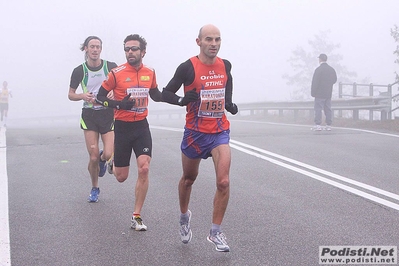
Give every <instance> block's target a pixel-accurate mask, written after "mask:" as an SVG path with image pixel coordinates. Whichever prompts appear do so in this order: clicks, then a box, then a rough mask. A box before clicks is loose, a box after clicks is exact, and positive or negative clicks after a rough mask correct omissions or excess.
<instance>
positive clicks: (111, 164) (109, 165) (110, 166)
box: [107, 156, 114, 175]
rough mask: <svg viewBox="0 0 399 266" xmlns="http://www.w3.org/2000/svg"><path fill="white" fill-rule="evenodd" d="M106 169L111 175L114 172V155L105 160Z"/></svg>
mask: <svg viewBox="0 0 399 266" xmlns="http://www.w3.org/2000/svg"><path fill="white" fill-rule="evenodd" d="M107 169H108V174H110V175H113V174H114V156H112V157H111V158H110V159H109V160H108V162H107Z"/></svg>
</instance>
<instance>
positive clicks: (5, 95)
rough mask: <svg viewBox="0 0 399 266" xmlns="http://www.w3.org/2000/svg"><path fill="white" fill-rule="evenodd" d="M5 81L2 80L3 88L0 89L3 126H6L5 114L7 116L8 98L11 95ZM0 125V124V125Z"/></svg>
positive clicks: (0, 109) (0, 110)
mask: <svg viewBox="0 0 399 266" xmlns="http://www.w3.org/2000/svg"><path fill="white" fill-rule="evenodd" d="M7 86H8V83H7V81H4V82H3V88H2V89H1V90H0V112H1V124H2V125H4V127H6V126H7V116H8V99H9V98H10V97H11V98H12V94H11V90H9V89H8V88H7ZM0 126H1V125H0Z"/></svg>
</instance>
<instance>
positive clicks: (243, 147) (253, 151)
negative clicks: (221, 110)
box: [151, 126, 399, 210]
mask: <svg viewBox="0 0 399 266" xmlns="http://www.w3.org/2000/svg"><path fill="white" fill-rule="evenodd" d="M151 128H155V129H161V130H169V131H177V132H183V131H184V130H183V129H179V128H170V127H158V126H151ZM366 132H369V131H366ZM372 133H373V132H372ZM377 133H378V132H377ZM383 135H385V134H383ZM388 135H389V136H395V137H396V136H397V135H391V134H388ZM397 137H399V136H397ZM230 147H231V148H233V149H236V150H239V151H241V152H244V153H247V154H249V155H252V156H255V157H257V158H260V159H263V160H265V161H268V162H271V163H274V164H276V165H279V166H282V167H285V168H287V169H290V170H292V171H295V172H297V173H300V174H303V175H306V176H308V177H311V178H313V179H315V180H319V181H321V182H324V183H326V184H329V185H331V186H334V187H337V188H340V189H343V190H345V191H348V192H350V193H352V194H355V195H358V196H361V197H363V198H366V199H369V200H371V201H374V202H377V203H379V204H381V205H384V206H387V207H390V208H393V209H395V210H399V204H397V203H394V202H391V201H389V200H386V199H383V198H380V197H377V196H374V195H372V194H370V193H367V192H364V191H362V190H359V189H357V188H354V187H350V186H348V185H345V184H342V183H339V182H336V181H334V180H331V179H329V178H326V177H323V176H321V175H319V174H322V175H324V176H328V177H330V178H333V179H336V180H339V181H341V182H345V183H348V184H351V185H353V186H356V187H358V188H362V189H364V190H368V191H370V192H373V193H376V194H379V195H383V196H385V197H388V198H392V199H395V200H399V195H397V194H395V193H392V192H389V191H385V190H383V189H380V188H377V187H374V186H370V185H367V184H364V183H362V182H358V181H355V180H352V179H350V178H347V177H344V176H341V175H338V174H334V173H331V172H329V171H325V170H323V169H320V168H317V167H314V166H312V165H309V164H305V163H302V162H299V161H296V160H294V159H291V158H288V157H285V156H282V155H279V154H276V153H273V152H269V151H266V150H263V149H260V148H258V147H255V146H252V145H249V144H245V143H243V142H239V141H235V140H232V139H230ZM277 159H279V160H280V161H279V160H277ZM283 161H285V162H283ZM289 163H290V164H289ZM295 165H296V166H295ZM297 166H298V167H297ZM299 167H302V168H299ZM303 168H305V169H308V170H309V171H308V170H304V169H303ZM310 171H313V172H310ZM316 173H319V174H316Z"/></svg>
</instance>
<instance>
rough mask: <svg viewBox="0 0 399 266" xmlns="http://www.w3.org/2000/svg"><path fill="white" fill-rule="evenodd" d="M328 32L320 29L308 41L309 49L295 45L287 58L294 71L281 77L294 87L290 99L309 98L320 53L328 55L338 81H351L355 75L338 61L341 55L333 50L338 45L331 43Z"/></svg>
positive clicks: (328, 61)
mask: <svg viewBox="0 0 399 266" xmlns="http://www.w3.org/2000/svg"><path fill="white" fill-rule="evenodd" d="M329 34H330V31H329V30H327V31H321V32H320V33H319V34H318V35H315V36H314V39H313V40H309V41H308V44H309V46H310V51H307V50H305V49H304V48H303V47H297V48H296V49H295V50H294V51H293V52H292V56H291V57H290V58H289V59H288V62H289V63H290V65H291V67H292V69H293V72H294V73H293V74H292V75H290V74H284V75H283V79H286V80H287V85H289V86H293V87H294V89H293V91H292V93H291V98H292V99H294V100H308V99H310V98H311V96H310V85H311V82H312V77H313V73H314V70H315V69H316V68H317V67H318V66H319V61H318V58H317V57H318V56H319V55H320V54H321V53H323V54H326V55H327V56H328V60H327V63H328V64H329V65H331V66H332V67H333V68H334V69H335V71H336V72H337V76H338V82H353V78H355V77H356V76H357V74H356V72H353V71H349V70H348V69H347V68H346V67H345V66H343V65H342V64H341V63H340V61H341V60H342V58H343V56H342V55H340V54H338V53H336V52H335V51H336V49H337V48H339V47H340V45H339V44H334V43H331V42H330V41H329V38H328V35H329ZM338 82H337V83H338Z"/></svg>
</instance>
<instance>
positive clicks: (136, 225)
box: [130, 216, 147, 231]
mask: <svg viewBox="0 0 399 266" xmlns="http://www.w3.org/2000/svg"><path fill="white" fill-rule="evenodd" d="M131 222H132V223H131V225H130V227H131V228H132V229H134V230H136V231H147V226H145V225H144V223H143V220H142V219H141V217H140V216H132V219H131Z"/></svg>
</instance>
